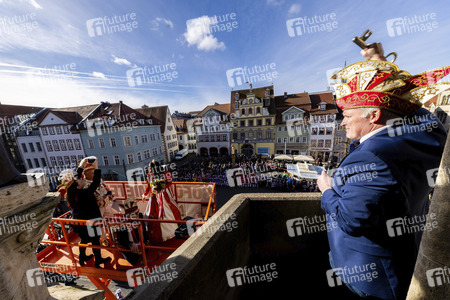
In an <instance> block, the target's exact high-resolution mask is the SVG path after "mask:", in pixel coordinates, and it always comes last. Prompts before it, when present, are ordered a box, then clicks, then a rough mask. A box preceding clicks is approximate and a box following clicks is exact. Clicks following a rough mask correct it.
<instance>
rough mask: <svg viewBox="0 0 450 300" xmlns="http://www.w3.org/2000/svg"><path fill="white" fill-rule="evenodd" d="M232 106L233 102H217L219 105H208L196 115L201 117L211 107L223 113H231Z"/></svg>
mask: <svg viewBox="0 0 450 300" xmlns="http://www.w3.org/2000/svg"><path fill="white" fill-rule="evenodd" d="M230 108H231V104H230V103H225V104H217V105H208V106H207V107H205V108H204V109H203V110H202V111H200V112H199V113H198V114H197V115H196V117H201V116H203V115H204V114H205V113H206V112H207V111H208V110H210V109H214V110H217V111H219V112H221V113H224V114H227V115H228V114H230Z"/></svg>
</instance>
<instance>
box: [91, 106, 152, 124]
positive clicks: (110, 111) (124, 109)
mask: <svg viewBox="0 0 450 300" xmlns="http://www.w3.org/2000/svg"><path fill="white" fill-rule="evenodd" d="M102 117H112V118H115V119H116V120H121V121H123V122H125V123H126V122H130V118H131V117H135V119H148V117H147V116H145V115H144V114H142V113H140V112H139V111H137V110H136V109H133V108H131V107H129V106H128V105H126V104H123V102H122V101H119V103H107V102H103V103H101V104H100V105H99V106H98V107H97V108H96V109H94V110H93V111H92V113H91V114H90V115H89V117H88V119H94V118H102Z"/></svg>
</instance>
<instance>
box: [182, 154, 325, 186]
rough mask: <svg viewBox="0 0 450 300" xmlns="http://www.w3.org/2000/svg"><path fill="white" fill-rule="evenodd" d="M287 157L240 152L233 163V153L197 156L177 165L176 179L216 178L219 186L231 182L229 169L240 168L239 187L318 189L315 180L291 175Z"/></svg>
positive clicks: (211, 180) (204, 179)
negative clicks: (281, 159) (241, 174)
mask: <svg viewBox="0 0 450 300" xmlns="http://www.w3.org/2000/svg"><path fill="white" fill-rule="evenodd" d="M287 163H288V162H286V161H275V160H273V158H262V157H261V156H256V155H253V156H251V157H245V156H242V155H239V156H237V157H236V159H235V162H234V163H233V162H232V160H231V157H229V156H223V157H196V158H194V159H192V160H189V161H186V162H184V163H182V164H180V165H178V166H177V178H176V179H175V180H176V181H189V182H214V183H215V184H216V185H217V186H230V184H229V180H230V178H228V177H227V171H228V170H232V169H238V168H241V169H242V170H243V172H244V176H243V180H242V182H240V184H238V185H237V186H238V187H265V188H270V189H276V190H281V191H283V192H318V191H319V189H318V187H317V184H316V182H315V181H308V180H304V179H303V180H302V179H298V178H295V177H292V175H291V174H290V173H288V172H287V167H286V165H287Z"/></svg>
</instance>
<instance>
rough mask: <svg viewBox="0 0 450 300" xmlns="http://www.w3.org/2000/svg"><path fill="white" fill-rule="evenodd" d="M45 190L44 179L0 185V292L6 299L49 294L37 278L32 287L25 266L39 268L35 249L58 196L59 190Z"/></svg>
mask: <svg viewBox="0 0 450 300" xmlns="http://www.w3.org/2000/svg"><path fill="white" fill-rule="evenodd" d="M42 176H43V175H42ZM41 179H42V180H43V178H41ZM48 190H49V187H48V183H47V182H40V183H39V184H36V185H34V186H30V185H29V184H28V183H27V182H25V183H21V184H16V185H12V186H7V187H3V188H1V189H0V207H1V210H0V222H1V224H0V231H1V233H0V270H1V272H0V295H2V296H3V297H4V298H5V299H39V300H41V299H47V298H48V297H49V293H48V289H47V286H46V284H45V283H43V282H42V284H39V279H37V281H34V283H35V284H34V285H35V286H34V287H33V286H31V285H33V283H32V284H31V285H30V283H29V281H28V278H27V271H28V270H31V271H29V274H31V272H32V270H33V269H37V268H39V265H38V262H37V260H36V254H35V249H36V247H37V245H38V244H39V242H40V241H41V239H42V238H43V236H44V232H45V229H46V228H47V226H48V225H49V224H50V221H51V217H52V214H53V210H54V208H55V207H56V205H57V204H58V202H59V199H60V196H59V193H48ZM39 270H40V269H39ZM35 274H39V273H35ZM38 277H39V276H38Z"/></svg>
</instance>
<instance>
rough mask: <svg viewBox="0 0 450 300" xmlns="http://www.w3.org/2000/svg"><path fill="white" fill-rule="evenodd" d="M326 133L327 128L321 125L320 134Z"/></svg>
mask: <svg viewBox="0 0 450 300" xmlns="http://www.w3.org/2000/svg"><path fill="white" fill-rule="evenodd" d="M324 134H325V128H323V127H320V128H319V135H324Z"/></svg>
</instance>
